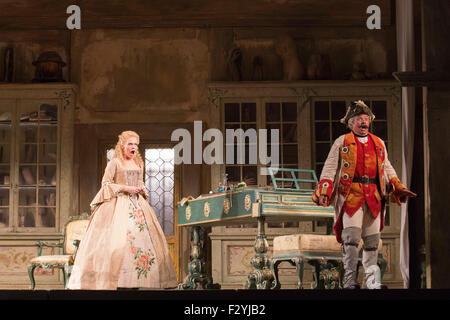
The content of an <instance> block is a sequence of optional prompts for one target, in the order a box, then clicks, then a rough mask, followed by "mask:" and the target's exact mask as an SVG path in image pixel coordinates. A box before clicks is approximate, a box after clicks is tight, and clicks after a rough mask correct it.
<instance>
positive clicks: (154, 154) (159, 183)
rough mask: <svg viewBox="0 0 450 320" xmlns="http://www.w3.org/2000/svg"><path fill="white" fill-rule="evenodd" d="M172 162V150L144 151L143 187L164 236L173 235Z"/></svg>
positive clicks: (154, 149) (173, 176)
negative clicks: (145, 189)
mask: <svg viewBox="0 0 450 320" xmlns="http://www.w3.org/2000/svg"><path fill="white" fill-rule="evenodd" d="M174 160H175V153H174V150H173V149H172V148H146V149H145V175H144V181H145V187H146V188H147V191H148V193H149V203H150V205H151V206H152V207H153V209H154V210H155V213H156V217H157V218H158V221H159V224H160V225H161V228H162V229H163V231H164V234H165V235H166V236H173V235H174V214H175V210H174V184H175V166H174V165H175V162H174Z"/></svg>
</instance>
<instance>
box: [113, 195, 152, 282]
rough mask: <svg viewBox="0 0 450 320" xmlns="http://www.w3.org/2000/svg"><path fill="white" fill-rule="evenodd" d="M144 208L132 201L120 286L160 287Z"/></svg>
mask: <svg viewBox="0 0 450 320" xmlns="http://www.w3.org/2000/svg"><path fill="white" fill-rule="evenodd" d="M154 252H155V250H154V248H153V243H152V240H151V235H150V233H149V229H148V226H147V223H146V221H145V218H144V214H143V212H142V209H141V208H140V207H139V206H138V207H135V206H134V205H133V203H132V202H131V201H130V207H129V212H128V229H127V250H126V252H125V256H124V259H123V263H122V268H121V270H120V274H119V282H118V287H128V288H130V287H131V288H137V287H148V288H151V287H159V271H158V267H159V266H158V263H157V260H156V257H155V254H154Z"/></svg>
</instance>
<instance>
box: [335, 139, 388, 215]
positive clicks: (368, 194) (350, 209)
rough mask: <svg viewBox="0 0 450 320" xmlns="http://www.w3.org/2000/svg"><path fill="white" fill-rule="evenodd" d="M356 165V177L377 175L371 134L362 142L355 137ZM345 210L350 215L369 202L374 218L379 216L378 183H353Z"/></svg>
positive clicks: (373, 176) (379, 198)
mask: <svg viewBox="0 0 450 320" xmlns="http://www.w3.org/2000/svg"><path fill="white" fill-rule="evenodd" d="M355 142H356V167H355V174H354V177H368V178H376V177H377V169H378V168H377V155H376V149H375V145H374V142H373V140H372V138H371V137H370V136H368V137H367V142H366V143H362V142H360V141H359V140H358V138H357V137H355ZM349 191H350V192H349V194H348V196H347V199H346V201H345V203H344V207H343V210H344V212H346V213H347V214H348V215H349V216H350V217H351V216H353V215H354V214H355V212H356V211H357V210H358V209H359V208H361V206H362V205H363V204H364V202H367V205H368V206H369V209H370V212H371V213H372V216H373V218H377V217H378V214H379V213H380V211H381V197H380V193H379V192H378V187H377V185H376V184H374V183H371V184H362V183H352V184H351V185H350V190H349Z"/></svg>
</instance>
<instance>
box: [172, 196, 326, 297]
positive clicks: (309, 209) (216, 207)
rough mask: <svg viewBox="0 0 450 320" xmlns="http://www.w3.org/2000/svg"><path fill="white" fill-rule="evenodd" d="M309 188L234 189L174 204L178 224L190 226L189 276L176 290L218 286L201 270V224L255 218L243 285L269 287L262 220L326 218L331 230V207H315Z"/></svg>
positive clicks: (265, 241) (203, 236)
mask: <svg viewBox="0 0 450 320" xmlns="http://www.w3.org/2000/svg"><path fill="white" fill-rule="evenodd" d="M311 196H312V191H285V190H283V191H280V190H264V189H250V188H243V189H238V190H236V191H229V192H221V193H215V194H208V195H204V196H201V197H198V198H196V199H190V200H187V201H182V202H180V204H178V226H180V227H192V231H191V261H190V263H189V275H188V276H187V277H186V280H185V282H184V283H183V284H180V286H179V289H195V288H196V287H197V285H198V284H200V285H201V287H202V288H204V289H207V288H219V287H220V286H218V285H214V284H213V281H212V278H211V276H210V275H208V274H207V273H206V271H205V267H204V261H203V259H202V258H203V254H202V248H203V246H202V243H204V239H205V233H204V230H203V228H202V227H206V226H208V227H209V226H224V225H231V224H234V225H235V224H247V223H252V222H254V221H255V220H256V221H257V223H258V233H257V235H256V239H255V246H254V249H255V256H254V257H253V258H252V259H251V261H250V264H251V265H252V266H253V267H254V270H252V271H251V272H250V273H249V275H248V280H247V283H246V285H245V286H246V288H248V289H269V288H270V287H271V284H272V281H273V275H272V272H271V270H270V258H269V257H267V254H266V253H267V249H268V243H267V240H266V235H265V230H264V224H265V222H286V221H302V220H307V221H311V220H326V221H327V225H328V233H331V230H332V229H331V228H332V221H333V218H334V209H333V207H331V206H329V207H319V206H317V205H315V204H314V203H313V202H312V200H311Z"/></svg>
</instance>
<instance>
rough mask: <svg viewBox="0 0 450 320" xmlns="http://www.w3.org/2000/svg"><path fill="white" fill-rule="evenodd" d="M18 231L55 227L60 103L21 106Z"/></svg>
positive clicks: (24, 102)
mask: <svg viewBox="0 0 450 320" xmlns="http://www.w3.org/2000/svg"><path fill="white" fill-rule="evenodd" d="M17 130H18V134H17V136H18V139H19V144H18V148H19V152H18V156H19V157H18V158H19V159H18V160H19V161H18V168H19V172H18V218H19V219H18V227H19V228H21V227H25V228H28V227H54V226H55V222H56V221H55V220H56V199H57V198H56V191H57V190H56V181H57V157H58V152H57V145H58V141H57V140H58V106H57V104H56V103H51V102H50V103H48V102H42V103H38V102H37V101H35V100H33V101H31V100H22V101H21V104H20V106H19V125H18V126H17Z"/></svg>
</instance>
